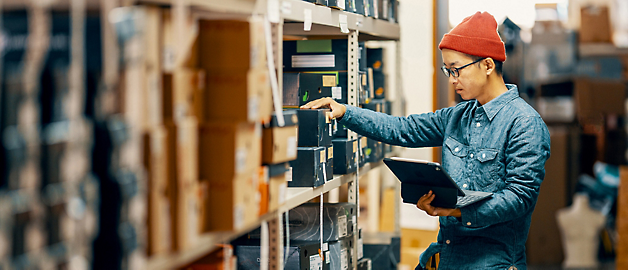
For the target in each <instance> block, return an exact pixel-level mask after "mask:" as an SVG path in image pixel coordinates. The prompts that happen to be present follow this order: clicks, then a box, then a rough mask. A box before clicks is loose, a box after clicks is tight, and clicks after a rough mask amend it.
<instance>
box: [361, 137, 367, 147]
mask: <svg viewBox="0 0 628 270" xmlns="http://www.w3.org/2000/svg"><path fill="white" fill-rule="evenodd" d="M366 140H367V138H366V137H362V147H366Z"/></svg>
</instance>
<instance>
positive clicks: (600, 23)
mask: <svg viewBox="0 0 628 270" xmlns="http://www.w3.org/2000/svg"><path fill="white" fill-rule="evenodd" d="M612 33H613V31H612V29H611V20H610V16H609V12H608V7H606V6H588V7H583V8H581V9H580V43H588V42H604V43H612V42H613V40H612Z"/></svg>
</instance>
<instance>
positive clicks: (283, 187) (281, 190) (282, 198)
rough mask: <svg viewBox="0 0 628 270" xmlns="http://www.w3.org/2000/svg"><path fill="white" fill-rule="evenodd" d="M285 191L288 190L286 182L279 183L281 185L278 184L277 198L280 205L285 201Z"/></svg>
mask: <svg viewBox="0 0 628 270" xmlns="http://www.w3.org/2000/svg"><path fill="white" fill-rule="evenodd" d="M286 174H288V173H286ZM287 192H288V183H281V185H279V198H278V201H279V205H282V204H283V203H284V202H285V201H286V193H287Z"/></svg>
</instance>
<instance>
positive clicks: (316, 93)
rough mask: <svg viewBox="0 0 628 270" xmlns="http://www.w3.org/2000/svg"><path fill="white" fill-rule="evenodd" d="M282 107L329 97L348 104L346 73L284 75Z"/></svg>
mask: <svg viewBox="0 0 628 270" xmlns="http://www.w3.org/2000/svg"><path fill="white" fill-rule="evenodd" d="M284 76H285V77H284V96H283V99H284V106H286V107H287V108H293V107H297V106H302V105H305V104H307V103H308V102H311V101H314V100H317V99H320V98H324V97H330V98H333V99H334V100H336V101H337V102H338V103H342V104H347V103H348V88H347V87H348V79H347V72H346V71H320V72H299V73H284Z"/></svg>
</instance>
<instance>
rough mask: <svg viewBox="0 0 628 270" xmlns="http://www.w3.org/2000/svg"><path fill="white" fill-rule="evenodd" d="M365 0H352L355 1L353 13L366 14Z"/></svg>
mask: <svg viewBox="0 0 628 270" xmlns="http://www.w3.org/2000/svg"><path fill="white" fill-rule="evenodd" d="M366 1H367V0H354V3H355V13H357V14H361V15H366V8H365V7H366V5H365V2H366Z"/></svg>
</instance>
